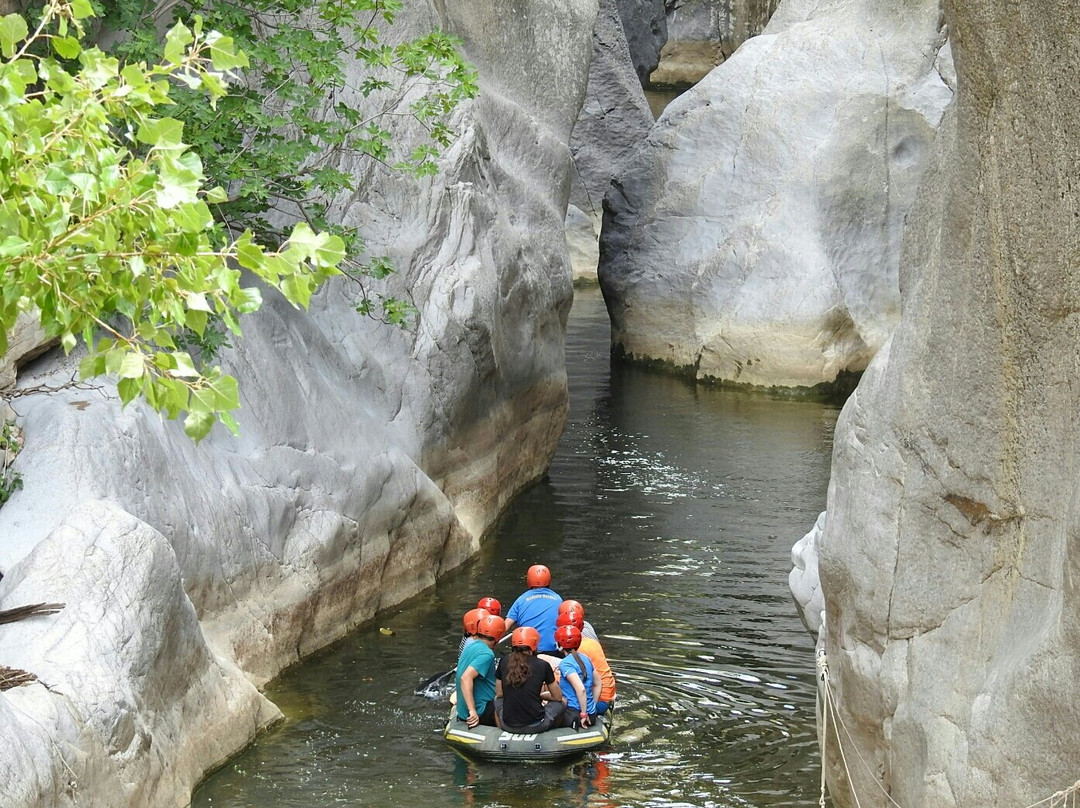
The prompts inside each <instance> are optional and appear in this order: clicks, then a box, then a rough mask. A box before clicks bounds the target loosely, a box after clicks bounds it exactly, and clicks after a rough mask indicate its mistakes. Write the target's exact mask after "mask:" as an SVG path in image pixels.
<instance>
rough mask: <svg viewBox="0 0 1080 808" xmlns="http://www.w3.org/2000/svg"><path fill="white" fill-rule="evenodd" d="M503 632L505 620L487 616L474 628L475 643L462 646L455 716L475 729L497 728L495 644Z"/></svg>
mask: <svg viewBox="0 0 1080 808" xmlns="http://www.w3.org/2000/svg"><path fill="white" fill-rule="evenodd" d="M505 633H506V623H505V621H504V620H503V619H502V618H501V617H498V616H496V615H493V614H489V615H488V616H487V617H485V618H483V619H482V620H481V621H480V624H479V625H478V626H477V627H476V638H477V639H476V642H470V643H467V644H466V645H465V647H464V648H463V649H462V651H461V658H460V659H458V665H457V703H456V707H455V709H456V711H457V717H458V718H459V719H461V720H462V721H464V722H465V723H466V724H468V725H469V726H470V727H475V726H477V725H478V724H485V725H487V726H489V727H495V726H498V724H497V722H496V720H495V650H494V649H495V643H497V642H498V641H499V640H500V639H502V636H503V634H505Z"/></svg>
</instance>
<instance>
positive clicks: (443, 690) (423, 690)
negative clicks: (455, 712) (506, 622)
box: [413, 632, 513, 700]
mask: <svg viewBox="0 0 1080 808" xmlns="http://www.w3.org/2000/svg"><path fill="white" fill-rule="evenodd" d="M512 636H513V633H512V632H511V633H510V634H507V635H506V636H505V637H503V638H501V639H500V640H499V641H498V642H497V643H495V645H496V646H499V645H502V644H503V643H504V642H506V641H507V640H509V639H510V638H511V637H512ZM456 677H457V667H456V666H455V667H453V668H451V669H450V670H448V671H440V672H439V673H436V674H433V675H431V676H429V677H428V678H427V679H425V680H424V681H423V682H421V683H420V684H419V685H417V687H416V690H414V691H413V692H414V693H415V694H416V695H417V696H423V697H424V698H425V699H432V700H438V699H443V698H445V697H446V696H447V695H448V694H449V691H450V689H451V688H452V687H453V685H454V680H455V678H456Z"/></svg>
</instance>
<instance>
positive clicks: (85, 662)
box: [0, 501, 281, 806]
mask: <svg viewBox="0 0 1080 808" xmlns="http://www.w3.org/2000/svg"><path fill="white" fill-rule="evenodd" d="M41 602H48V603H62V604H65V606H64V608H63V609H62V610H61V611H60V612H59V613H58V614H53V615H41V616H35V617H31V618H28V619H25V620H22V621H20V622H17V623H9V624H6V625H0V660H2V662H3V664H4V665H7V666H9V667H12V668H16V669H19V670H23V671H26V672H28V673H32V674H34V675H35V676H36V677H37V681H35V682H34V683H32V684H30V685H24V686H21V687H17V688H13V689H10V690H6V691H3V692H0V725H2V726H3V727H4V732H3V733H0V804H3V805H5V806H19V805H82V804H109V805H183V804H186V802H187V800H188V798H189V795H190V794H191V791H192V789H193V788H194V786H195V784H196V783H198V782H199V780H200V779H202V777H203V775H204V774H205V773H206V772H207V771H208V769H209V768H211V767H213V766H215V765H217V764H220V763H223V762H224V761H225V760H226V759H227V758H228V756H229V755H231V754H232V753H233V752H234V751H235V749H236V748H237V747H238V746H241V745H242V744H244V743H245V742H246V741H247V739H248V738H249V737H251V735H252V733H254V732H256V731H258V730H259V729H260V728H262V727H264V726H266V725H267V724H268V723H269V722H271V721H275V720H277V719H278V718H280V716H281V714H280V712H279V711H278V710H277V708H276V707H274V706H273V705H272V704H271V703H270V702H269V701H267V700H266V698H264V697H263V696H262V695H261V694H260V693H259V692H258V690H256V689H255V687H254V686H253V685H252V684H251V683H250V682H249V681H248V680H247V679H246V678H245V677H244V675H243V673H241V672H240V670H239V669H237V668H236V667H235V666H234V665H231V664H229V663H228V662H226V661H224V660H221V659H218V658H216V657H215V656H214V654H213V653H212V652H211V651H210V649H209V647H208V646H207V644H206V642H205V640H204V639H203V635H202V631H201V630H200V628H199V621H198V619H197V617H196V616H195V609H194V607H193V606H192V605H191V601H190V600H189V599H188V597H187V595H186V594H185V593H184V587H183V584H182V582H181V580H180V566H179V565H178V564H177V561H176V555H175V553H174V552H173V548H172V547H171V546H170V545H169V543H168V541H166V540H165V537H164V536H162V535H161V534H160V533H159V532H158V531H156V530H154V529H153V528H151V527H150V526H149V525H147V524H146V523H144V522H140V521H139V520H138V519H135V518H134V517H133V516H131V515H130V514H127V513H125V512H124V511H122V510H120V509H119V508H117V507H116V506H115V505H112V504H110V503H107V502H100V501H97V502H87V503H84V504H83V506H82V507H81V508H80V509H79V511H78V513H76V514H74V515H73V516H72V518H71V519H69V520H67V521H65V522H63V523H62V524H60V526H59V527H57V528H56V530H54V531H52V533H51V534H50V535H49V537H48V538H46V539H45V540H44V541H42V542H40V543H39V544H38V545H37V546H36V547H35V548H34V550H33V551H32V552H31V553H30V555H29V556H27V557H26V558H24V559H23V560H22V561H21V562H20V563H19V564H17V565H15V567H14V568H13V569H11V570H10V571H9V573H8V574H7V575H5V576H4V579H3V581H2V582H0V609H8V608H12V607H15V606H23V605H27V604H31V603H41ZM106 794H107V795H108V799H107V800H101V799H100V797H102V796H104V795H106Z"/></svg>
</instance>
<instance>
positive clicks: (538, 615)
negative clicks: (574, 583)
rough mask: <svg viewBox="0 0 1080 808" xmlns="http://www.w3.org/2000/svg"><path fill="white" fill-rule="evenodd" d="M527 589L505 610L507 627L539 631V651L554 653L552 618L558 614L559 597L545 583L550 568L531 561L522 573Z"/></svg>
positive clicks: (508, 628)
mask: <svg viewBox="0 0 1080 808" xmlns="http://www.w3.org/2000/svg"><path fill="white" fill-rule="evenodd" d="M525 581H526V583H528V585H529V591H528V592H525V593H524V594H522V595H521V596H520V597H519V598H518V599H517V600H515V601H514V605H513V606H511V607H510V611H508V612H507V613H506V628H507V630H508V631H509V630H510V629H512V628H513V627H514V626H528V627H529V628H535V629H536V630H537V631H538V632H539V633H540V648H539V651H538V653H541V654H553V653H555V619H556V618H557V617H558V616H559V604H560V603H562V598H561V597H559V595H558V594H557V593H555V592H553V591H551V589H549V588H548V587H549V586H550V584H551V570H549V569H548V568H547V567H545V566H544V565H543V564H533V565H532V566H531V567H529V571H528V572H527V573H526V574H525Z"/></svg>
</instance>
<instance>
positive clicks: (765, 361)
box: [599, 0, 952, 387]
mask: <svg viewBox="0 0 1080 808" xmlns="http://www.w3.org/2000/svg"><path fill="white" fill-rule="evenodd" d="M944 39H945V37H944V32H943V31H941V30H940V27H939V16H938V7H937V2H936V0H907V2H904V3H901V4H896V3H885V2H878V0H849V2H845V3H833V4H830V5H829V6H828V7H827V8H826V7H822V6H820V4H815V3H807V2H798V0H793V1H792V2H789V3H787V4H785V5H784V6H783V7H781V8H780V10H779V11H778V12H777V14H776V15H775V16H774V17H773V19H772V22H771V23H770V25H769V28H768V30H767V32H766V33H765V34H762V35H761V36H758V37H754V38H753V39H750V40H748V41H747V42H746V43H744V44H743V46H742V47H740V48H739V50H738V51H737V52H736V53H735V55H734V56H732V58H731V59H729V60H728V61H726V62H725V63H724V64H723V65H721V66H720V67H718V68H717V69H715V70H714V71H713V72H712V73H710V74H709V75H708V77H706V78H705V79H704V80H703V81H702V82H701V83H700V84H698V85H697V86H696V87H694V88H693V89H691V90H689V91H688V92H686V93H684V94H683V95H681V96H680V97H679V98H677V99H676V100H675V101H673V102H672V103H671V105H670V106H669V107H668V108H667V110H666V111H665V112H664V114H663V115H662V116H661V118H660V120H658V121H657V123H656V125H655V126H654V127H653V129H652V131H651V133H650V135H649V137H648V139H647V141H646V143H645V144H644V145H643V146H642V147H641V148H640V149H639V150H638V151H637V152H635V153H634V155H633V156H632V157H631V158H630V159H629V160H628V161H627V163H626V164H625V165H624V168H623V170H622V172H621V174H620V175H619V176H618V177H616V180H615V182H614V184H613V186H612V189H611V191H610V192H609V193H608V196H607V198H606V199H605V217H604V227H603V233H602V236H601V243H600V271H599V274H600V281H601V286H602V288H603V290H604V296H605V299H606V300H607V302H608V308H609V311H610V312H611V315H612V340H613V343H614V345H615V346H616V348H617V349H619V350H621V351H622V352H624V353H625V354H626V355H628V356H630V357H632V358H639V359H646V360H660V361H662V362H664V363H666V364H668V365H670V366H674V367H676V368H680V369H685V370H691V371H692V372H693V373H694V374H695V375H696V376H697V378H699V379H711V380H720V381H725V382H736V383H747V384H752V385H763V386H772V385H781V386H788V387H800V386H813V385H817V384H820V383H823V382H831V381H833V380H835V379H836V377H837V376H838V374H840V373H842V372H845V371H859V370H862V369H863V368H865V366H866V364H867V363H868V362H869V360H870V358H871V357H872V356H873V355H874V353H875V352H876V351H877V350H878V348H879V347H880V346H881V345H882V343H883V342H884V341H885V339H886V337H887V336H888V334H889V332H890V331H891V329H892V328H893V326H894V325H895V323H896V320H897V318H898V316H899V286H898V280H897V278H898V275H897V267H898V262H899V257H898V256H899V244H900V235H901V232H902V228H903V221H904V215H905V213H906V211H907V210H908V208H909V206H910V204H911V201H912V198H913V197H914V193H915V189H916V186H917V183H918V181H919V178H920V177H921V175H922V172H923V170H924V168H925V165H926V161H927V156H928V154H929V149H930V146H931V144H932V143H933V140H934V136H935V133H936V130H937V125H938V123H939V120H940V117H941V114H942V111H943V110H944V108H945V106H946V104H947V103H948V101H949V99H950V98H951V95H952V93H951V90H950V89H949V87H948V85H947V84H946V83H945V81H943V79H942V77H941V75H940V73H939V52H940V51H941V50H942V45H943V43H944Z"/></svg>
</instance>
